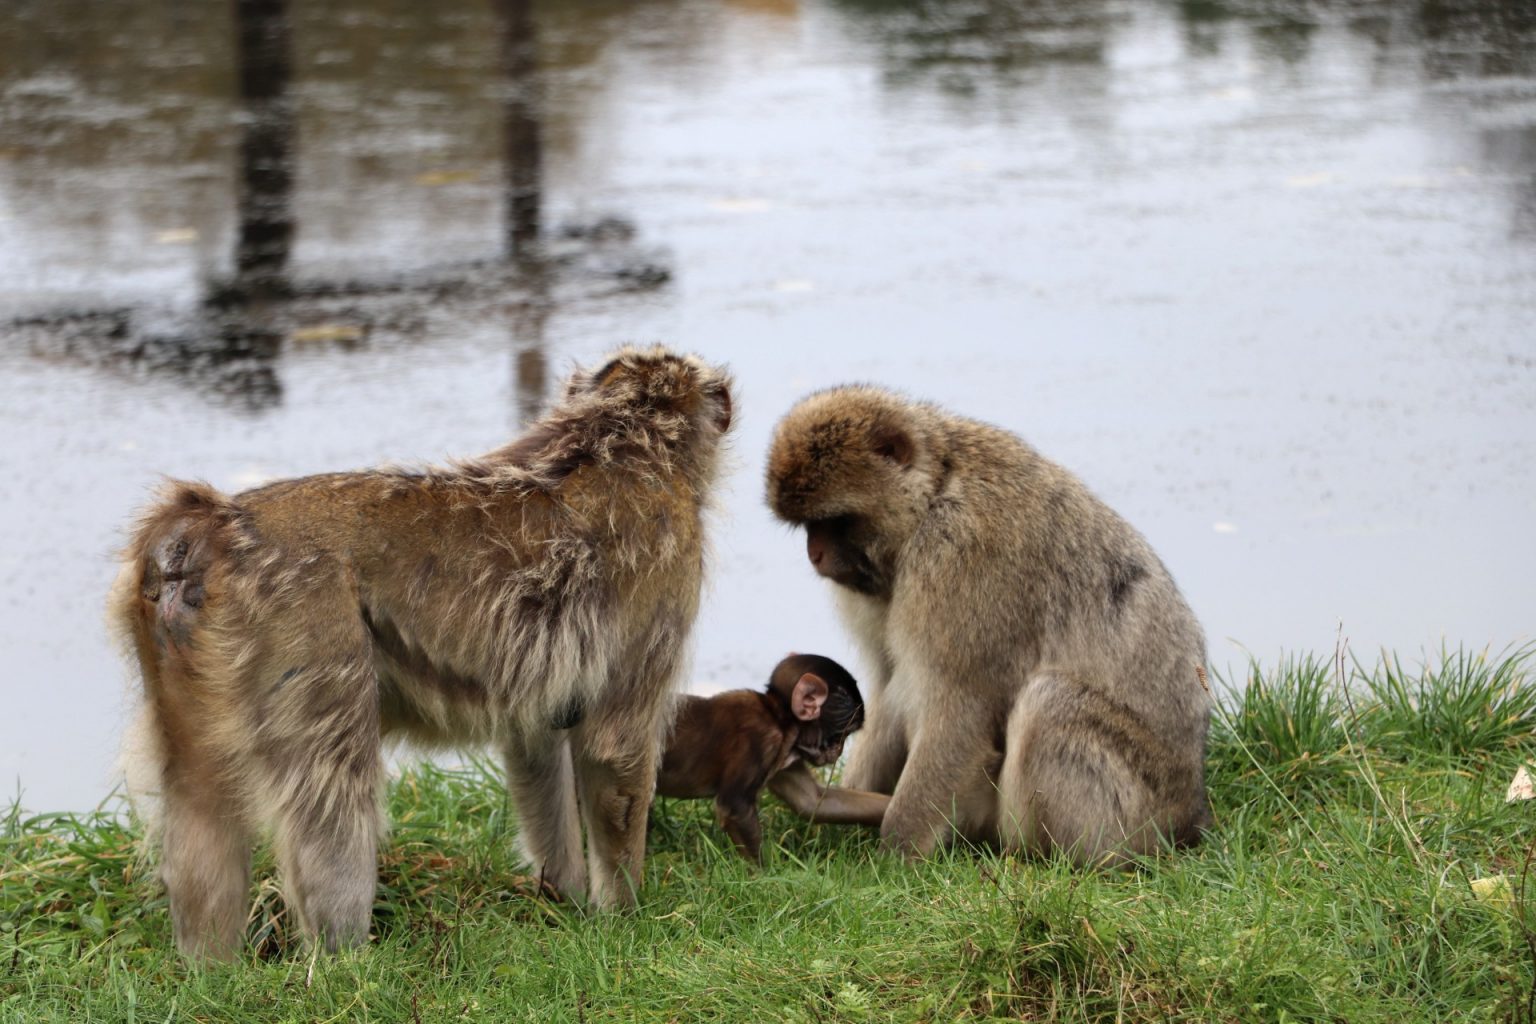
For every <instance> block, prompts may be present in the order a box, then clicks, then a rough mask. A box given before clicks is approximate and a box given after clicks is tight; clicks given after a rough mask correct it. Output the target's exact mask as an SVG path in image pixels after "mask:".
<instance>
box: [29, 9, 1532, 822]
mask: <svg viewBox="0 0 1536 1024" xmlns="http://www.w3.org/2000/svg"><path fill="white" fill-rule="evenodd" d="M242 26H243V28H244V32H243V33H242V31H240V29H241V27H242ZM630 340H637V341H652V340H660V341H665V342H667V343H669V344H673V345H676V346H679V347H682V348H686V349H691V350H694V351H698V352H701V353H703V354H705V355H707V356H709V357H711V358H715V359H720V360H724V361H727V362H729V363H730V364H731V366H732V367H733V369H734V370H735V373H736V374H737V377H738V381H739V387H738V395H737V411H738V428H737V434H736V438H735V443H734V454H733V466H734V471H733V473H732V475H731V477H730V479H729V481H728V486H727V490H726V492H725V496H724V499H725V500H724V502H723V508H722V511H721V514H720V516H719V517H718V520H717V523H716V527H717V528H716V531H715V538H716V540H715V555H714V557H713V574H712V582H711V584H710V588H709V591H708V593H707V596H706V602H705V607H704V612H703V614H702V616H701V619H700V622H699V627H698V631H697V653H696V657H695V663H694V672H693V678H694V679H695V681H696V683H695V685H697V686H699V687H710V686H729V685H756V684H757V683H758V682H759V681H760V679H761V678H762V677H763V675H764V673H765V672H766V671H767V669H768V667H769V666H771V664H772V663H773V662H774V660H776V659H777V658H778V657H779V656H780V655H781V654H782V653H783V652H785V651H787V650H790V649H796V650H812V651H818V652H824V653H827V654H830V655H832V656H834V657H839V658H846V659H850V660H852V658H853V655H852V651H851V649H850V645H849V643H848V641H847V640H846V639H845V637H844V636H843V634H842V633H841V630H840V629H839V627H838V625H837V623H836V621H835V620H834V618H833V617H832V612H831V608H830V602H829V601H828V600H827V597H826V593H825V591H824V589H823V588H822V587H821V586H820V585H819V584H818V582H817V581H816V580H815V579H814V578H813V576H812V574H811V572H810V570H809V568H808V566H807V565H806V564H805V563H804V557H803V546H802V541H801V538H800V537H798V536H797V535H795V534H792V533H790V532H789V531H787V530H785V529H783V528H782V527H780V526H778V525H776V524H775V523H774V522H773V521H772V520H771V519H770V517H769V516H768V514H767V512H766V510H765V509H764V507H763V504H762V498H761V480H760V474H761V466H762V458H763V454H764V451H765V448H766V445H767V438H768V432H769V430H770V429H771V427H772V425H773V423H774V421H775V420H776V419H777V417H778V416H779V415H780V414H781V413H782V412H783V411H784V410H785V409H786V408H787V407H788V406H789V405H790V404H791V403H792V402H793V401H794V400H795V399H796V398H797V397H799V396H801V395H802V394H804V393H805V392H806V391H808V390H810V389H812V388H815V387H818V386H821V385H825V384H830V383H836V382H840V381H847V380H873V381H879V382H882V383H886V384H890V385H892V386H895V387H898V388H902V389H905V390H907V391H909V392H911V393H912V394H915V395H921V396H923V397H927V398H932V399H935V400H938V401H940V402H942V403H945V404H947V405H949V406H951V407H953V408H956V409H958V410H963V411H965V412H967V413H969V414H972V415H975V416H977V417H981V418H984V419H988V420H992V421H994V422H997V423H1001V424H1004V425H1006V426H1008V427H1010V428H1012V429H1015V430H1017V431H1018V432H1020V433H1021V434H1023V435H1024V436H1025V437H1027V438H1029V439H1030V440H1031V441H1032V442H1033V443H1035V444H1036V445H1037V446H1038V447H1039V448H1041V449H1042V450H1043V451H1045V452H1046V453H1048V454H1049V455H1051V456H1052V457H1054V458H1056V459H1058V460H1059V461H1061V462H1064V463H1065V464H1067V465H1069V466H1071V467H1073V468H1074V469H1075V470H1076V471H1077V472H1079V473H1080V474H1081V475H1082V476H1083V477H1084V478H1085V479H1086V480H1087V481H1088V482H1089V483H1090V485H1091V486H1093V487H1094V488H1095V490H1096V491H1097V492H1098V493H1099V494H1101V495H1102V496H1103V497H1104V498H1105V499H1107V500H1108V501H1109V502H1110V503H1111V504H1112V505H1114V506H1115V507H1116V508H1118V509H1119V510H1120V511H1121V512H1122V513H1124V514H1125V515H1126V516H1127V517H1128V518H1129V519H1131V520H1132V521H1133V522H1134V523H1136V524H1137V525H1138V526H1139V527H1140V528H1141V529H1142V530H1143V531H1144V532H1145V533H1146V534H1147V535H1148V537H1149V538H1150V539H1151V541H1152V543H1153V544H1154V545H1155V546H1156V547H1157V549H1158V550H1159V552H1160V553H1161V554H1162V556H1163V558H1164V560H1165V561H1166V562H1167V563H1168V565H1169V566H1170V568H1171V569H1172V570H1173V572H1174V574H1175V576H1176V577H1177V579H1178V580H1179V582H1180V584H1181V586H1182V587H1183V589H1184V590H1185V592H1186V594H1187V595H1188V596H1189V598H1190V601H1191V603H1192V604H1193V606H1194V607H1195V610H1196V612H1197V613H1198V614H1199V615H1200V617H1201V618H1202V620H1203V622H1204V623H1205V625H1206V628H1207V631H1208V633H1209V636H1210V640H1211V654H1212V660H1213V661H1214V662H1215V663H1216V664H1217V665H1218V666H1221V665H1238V664H1241V663H1242V662H1243V661H1244V659H1246V657H1247V656H1248V653H1249V652H1252V653H1253V654H1255V655H1257V656H1259V657H1261V658H1263V659H1266V660H1273V659H1274V657H1275V656H1276V655H1277V654H1278V653H1279V652H1280V651H1282V650H1331V649H1332V646H1333V643H1334V639H1335V633H1336V629H1337V628H1338V625H1339V623H1340V622H1342V624H1343V629H1344V632H1345V633H1346V634H1347V636H1348V637H1349V638H1350V641H1351V644H1352V646H1353V648H1354V649H1355V650H1356V651H1357V652H1359V653H1360V654H1361V655H1362V656H1364V657H1366V658H1367V659H1369V658H1370V657H1372V656H1373V653H1374V652H1375V651H1376V650H1377V649H1379V648H1381V647H1388V648H1391V649H1394V650H1397V651H1400V652H1403V653H1405V654H1407V655H1408V656H1410V657H1415V656H1417V655H1418V654H1419V653H1420V652H1422V651H1425V650H1430V651H1433V650H1437V649H1438V648H1439V647H1440V646H1441V645H1442V644H1451V645H1455V644H1467V645H1471V646H1474V647H1482V646H1484V645H1492V647H1494V648H1495V649H1498V648H1501V647H1503V646H1505V645H1508V644H1512V643H1520V642H1529V641H1531V640H1532V639H1536V582H1533V581H1536V541H1533V539H1532V536H1533V534H1532V529H1531V523H1532V522H1533V520H1536V473H1533V472H1532V466H1536V7H1533V6H1532V5H1531V4H1530V3H1529V2H1528V0H1503V2H1497V0H1495V2H1481V3H1474V2H1464V3H1459V4H1450V3H1446V4H1442V3H1433V4H1403V3H1340V4H1326V5H1323V4H1309V3H1290V2H1284V0H1282V2H1279V3H1275V2H1269V3H1263V4H1260V3H1251V4H1250V3H1226V2H1222V0H1186V2H1184V3H1178V4H1174V3H1164V4H1157V3H1133V2H1114V0H1059V2H1045V0H1036V2H1033V3H1016V4H1014V3H1004V2H1001V0H993V2H984V0H953V2H938V0H933V2H928V3H916V4H896V3H884V2H877V0H841V2H832V0H805V2H796V0H737V2H734V3H719V2H714V0H710V2H705V0H699V2H689V0H676V2H664V0H652V2H643V3H621V2H618V0H610V2H602V3H595V2H594V3H561V4H554V3H549V4H538V5H531V6H530V4H528V3H527V2H526V0H439V2H437V3H435V4H432V5H424V4H416V3H413V2H411V0H351V2H349V3H345V4H318V3H313V2H302V0H287V2H286V4H285V3H284V2H282V0H238V2H234V0H232V2H230V3H225V4H219V3H200V4H187V3H180V2H175V0H132V2H129V0H115V2H94V0H12V2H10V3H8V4H7V5H5V7H4V9H3V10H0V434H3V437H4V439H5V440H4V442H3V447H0V480H3V481H4V482H3V484H0V607H3V610H4V615H3V618H0V649H3V650H4V651H5V653H6V656H7V657H6V661H7V671H6V678H5V681H4V683H3V685H4V688H5V691H4V692H5V694H6V702H5V707H6V711H5V712H4V714H3V717H0V779H3V780H5V784H6V785H7V786H10V785H12V784H13V780H19V785H20V786H21V788H22V789H23V791H24V801H25V803H26V804H27V805H28V806H29V807H34V808H46V809H56V808H66V807H73V808H79V807H88V806H91V805H93V804H94V803H95V802H96V801H97V800H98V799H100V798H101V797H102V796H103V795H104V794H105V793H106V792H107V791H108V789H109V788H110V786H111V785H112V779H113V774H112V769H111V762H112V757H113V754H114V752H115V749H116V742H117V739H116V738H117V734H118V732H119V730H120V728H121V725H122V721H123V717H124V715H125V708H126V706H127V697H126V694H127V682H128V679H127V674H126V671H125V669H124V668H123V665H122V663H121V661H120V660H119V659H118V657H117V655H116V653H115V651H114V649H113V646H112V643H111V641H110V638H109V636H108V635H107V631H106V628H105V625H104V620H103V613H102V602H103V595H104V593H105V591H106V589H107V586H108V585H109V583H110V581H111V578H112V574H113V564H112V555H113V551H114V549H115V548H116V547H117V546H118V545H119V544H120V543H121V541H122V539H123V529H124V527H125V524H126V523H127V522H128V520H129V518H130V515H131V512H132V510H133V509H134V508H135V507H137V506H138V505H140V504H141V503H142V502H143V501H144V500H145V499H146V497H147V495H148V493H149V490H150V488H151V487H152V485H153V483H154V482H155V480H156V479H157V474H161V473H172V474H175V475H177V476H184V477H201V478H204V479H207V480H209V481H211V482H212V483H214V484H216V485H219V486H223V487H230V488H238V487H242V486H246V485H249V484H252V483H256V482H259V481H261V480H264V479H267V478H270V477H273V476H285V475H292V474H299V473H308V472H313V471H318V470H325V469H334V468H341V467H350V466H358V465H364V464H368V463H372V462H377V461H404V462H409V461H432V460H438V459H442V458H445V457H448V456H451V455H456V454H467V453H473V452H476V451H479V450H484V449H487V448H490V447H492V446H494V445H496V444H498V443H500V442H501V441H502V440H504V439H505V438H506V437H507V436H508V435H509V434H510V433H511V432H512V431H514V430H515V429H516V428H517V425H518V424H519V423H520V422H521V420H522V419H523V417H525V416H526V415H528V414H529V413H530V412H531V411H532V410H534V409H536V408H537V407H538V404H539V403H540V402H541V401H542V399H543V396H544V395H545V394H546V393H547V390H548V388H549V387H551V386H552V382H553V381H555V380H557V379H558V378H559V377H560V376H561V375H562V374H563V373H564V372H565V370H566V369H567V368H568V367H569V366H570V365H571V364H572V363H573V362H577V361H585V360H590V359H592V358H594V357H596V356H598V355H599V354H600V353H602V352H603V351H604V350H605V349H608V348H611V347H612V346H614V345H616V344H618V343H621V342H624V341H630Z"/></svg>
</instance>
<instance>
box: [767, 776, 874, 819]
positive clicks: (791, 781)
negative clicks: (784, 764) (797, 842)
mask: <svg viewBox="0 0 1536 1024" xmlns="http://www.w3.org/2000/svg"><path fill="white" fill-rule="evenodd" d="M768 788H769V789H770V790H772V791H773V794H774V796H777V797H778V798H779V799H780V800H783V801H784V802H785V803H786V804H788V805H789V809H790V810H792V811H794V812H795V813H796V814H798V815H800V817H802V818H804V819H805V820H806V821H809V822H811V823H812V824H816V825H878V824H880V822H881V821H883V820H884V819H885V808H886V805H887V804H889V803H890V802H891V798H890V797H888V796H885V795H884V794H882V793H867V792H865V791H864V790H860V789H843V788H841V787H839V786H823V785H822V784H821V783H820V782H819V781H817V779H816V776H815V775H814V774H812V773H811V770H810V768H808V767H807V766H806V764H805V762H803V761H801V762H796V763H795V764H792V765H790V766H789V767H788V768H785V769H784V770H783V771H781V772H779V773H777V774H775V775H774V776H773V777H772V778H771V779H769V780H768Z"/></svg>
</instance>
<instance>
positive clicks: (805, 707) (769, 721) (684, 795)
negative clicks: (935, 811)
mask: <svg viewBox="0 0 1536 1024" xmlns="http://www.w3.org/2000/svg"><path fill="white" fill-rule="evenodd" d="M863 724H864V699H863V698H862V697H860V696H859V688H858V684H857V683H855V682H854V680H853V676H851V675H849V674H848V671H847V670H846V669H844V668H843V667H842V666H841V665H839V664H838V663H837V662H835V661H833V660H832V659H831V658H823V657H820V656H819V655H815V654H792V655H790V656H789V657H787V658H785V659H784V660H783V661H780V662H779V663H778V665H776V666H774V669H773V675H771V676H770V677H769V679H768V686H767V688H765V689H763V690H731V691H729V692H726V693H720V694H716V695H715V696H713V697H695V696H685V697H683V698H682V699H681V700H680V702H679V704H678V710H677V715H676V718H675V720H674V724H673V727H672V737H671V740H670V741H669V742H668V743H667V749H666V753H665V754H664V755H663V757H662V762H661V773H660V776H659V777H658V778H657V780H656V794H657V795H658V796H670V797H677V798H680V799H700V798H703V797H714V798H715V817H716V818H717V819H718V820H719V822H720V825H721V827H722V828H724V829H725V832H726V835H728V836H730V837H731V842H733V843H735V844H736V849H737V851H738V852H740V853H741V855H742V856H743V857H745V858H747V859H748V860H750V861H753V862H759V861H761V859H762V838H763V830H762V826H761V825H760V824H759V822H758V817H757V797H758V793H759V792H761V790H762V788H763V786H764V785H765V784H766V785H767V787H768V788H769V789H770V790H772V791H773V792H774V794H775V795H776V796H778V797H779V799H781V800H783V801H784V802H785V803H786V804H788V805H789V806H790V809H791V810H793V811H794V812H795V813H796V814H798V815H800V816H801V817H802V818H805V819H806V820H807V821H810V822H814V823H817V824H847V825H878V824H880V822H881V820H882V819H883V818H884V817H885V806H886V804H887V803H889V802H890V797H888V796H884V795H882V794H879V793H866V792H862V791H860V790H856V789H842V788H840V787H837V786H822V785H821V783H820V782H818V781H817V779H816V776H815V775H814V774H812V773H811V770H810V768H809V767H808V766H809V765H817V766H823V765H829V764H832V763H834V762H835V761H837V759H838V757H839V756H841V754H842V752H843V741H844V740H846V739H847V738H848V736H849V734H850V733H853V732H854V731H856V730H857V729H858V728H859V727H860V726H862V725H863Z"/></svg>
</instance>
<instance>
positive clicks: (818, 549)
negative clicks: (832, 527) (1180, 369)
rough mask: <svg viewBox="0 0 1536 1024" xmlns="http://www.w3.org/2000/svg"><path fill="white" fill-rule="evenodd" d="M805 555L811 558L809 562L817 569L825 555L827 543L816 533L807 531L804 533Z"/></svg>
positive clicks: (819, 567)
mask: <svg viewBox="0 0 1536 1024" xmlns="http://www.w3.org/2000/svg"><path fill="white" fill-rule="evenodd" d="M805 557H807V558H809V559H810V560H811V564H812V565H813V566H815V567H816V568H817V569H818V570H820V569H821V563H822V561H823V560H824V559H825V558H826V557H827V545H826V543H825V542H824V541H823V540H822V539H821V538H820V537H818V536H816V534H814V533H810V532H807V533H806V535H805Z"/></svg>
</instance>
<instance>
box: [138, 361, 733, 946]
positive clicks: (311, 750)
mask: <svg viewBox="0 0 1536 1024" xmlns="http://www.w3.org/2000/svg"><path fill="white" fill-rule="evenodd" d="M728 387H729V382H728V379H727V378H726V376H725V375H724V374H723V373H722V372H721V371H720V370H718V369H716V368H714V367H711V366H708V365H705V364H704V363H702V362H700V361H698V360H697V359H693V358H689V357H680V356H676V355H673V354H670V353H668V352H665V351H663V350H660V349H654V350H635V349H626V350H624V351H622V352H620V353H619V354H618V355H617V356H615V358H614V359H613V360H611V361H610V362H608V363H607V364H606V365H604V366H603V367H602V368H601V369H599V370H597V371H596V372H593V373H585V372H578V373H577V374H575V376H574V377H573V378H572V379H571V381H570V383H569V384H568V386H567V389H566V392H565V394H564V397H563V398H562V399H561V400H560V401H559V402H558V403H557V404H556V406H555V407H554V408H553V409H552V410H551V411H550V412H549V413H548V414H547V415H546V416H545V417H544V418H543V419H542V420H540V421H539V422H538V423H536V424H535V425H534V426H533V427H532V428H531V429H530V430H529V431H528V432H527V434H526V435H525V436H523V437H522V438H521V439H519V440H517V441H514V442H513V443H511V444H509V445H507V446H505V447H503V448H501V449H498V450H496V451H494V452H491V453H490V454H488V455H485V456H483V457H481V458H478V459H473V460H470V461H466V462H462V463H459V464H457V465H454V466H451V467H449V468H445V469H431V470H426V471H423V472H406V471H398V470H391V469H381V470H371V471H364V472H355V473H332V474H326V475H321V476H312V477H304V478H301V479H294V480H285V481H281V482H278V483H273V484H269V485H267V486H265V487H259V488H256V489H254V490H250V491H246V492H244V493H241V494H237V495H234V496H233V497H230V496H226V495H223V494H220V493H218V492H217V491H215V490H213V489H212V488H210V487H208V486H206V485H202V484H193V483H171V484H170V485H168V486H167V488H166V490H165V493H164V495H163V496H162V498H161V499H160V501H159V502H158V503H157V504H155V505H154V506H152V507H151V508H150V509H149V510H148V512H147V513H146V514H145V515H144V517H143V519H142V520H141V521H140V523H139V526H138V529H137V530H136V531H135V533H134V535H133V539H132V541H131V542H130V544H129V545H128V549H127V552H126V557H125V564H124V568H123V572H122V574H121V577H120V579H119V582H118V585H117V587H116V588H115V590H114V593H113V595H112V598H111V608H110V614H111V616H112V617H113V619H114V620H115V621H116V623H117V624H118V626H119V627H120V628H121V630H122V631H123V633H124V634H125V635H126V636H127V637H128V638H129V640H130V642H131V646H132V648H133V650H134V651H135V652H136V654H137V660H138V665H139V668H140V671H141V673H142V676H143V683H144V697H145V717H146V722H145V728H144V729H143V732H144V733H145V734H146V735H147V737H148V739H149V745H150V747H151V749H152V752H153V759H154V765H153V767H154V769H156V770H157V773H158V776H159V780H158V781H159V789H160V796H161V798H162V801H163V821H161V823H160V825H159V828H158V835H159V839H160V845H161V869H162V874H163V877H164V879H165V883H166V886H167V888H168V889H169V893H170V902H171V914H172V917H173V920H174V924H175V932H176V939H177V943H178V945H179V946H180V947H181V948H182V949H183V950H184V951H186V952H187V953H188V954H190V955H193V956H214V957H226V956H229V955H232V954H233V953H234V952H235V951H236V950H237V949H238V947H239V944H240V942H241V937H242V932H243V925H244V921H245V915H246V908H247V902H248V885H249V879H248V871H249V849H250V844H251V840H252V837H253V835H254V834H255V833H256V832H257V831H258V830H261V829H262V828H265V827H269V828H271V830H272V831H273V834H274V839H275V844H276V850H277V856H278V861H279V866H280V869H281V872H282V875H283V880H284V888H285V892H286V895H287V896H288V898H289V900H290V903H291V904H292V905H293V906H294V907H295V908H296V910H297V912H298V915H299V919H300V921H301V924H302V925H303V927H304V929H305V930H306V932H308V933H309V934H311V935H315V936H318V937H319V939H320V940H321V941H322V942H323V943H324V944H325V945H326V946H327V947H328V948H334V947H337V946H340V945H345V944H350V943H355V942H359V941H362V940H364V939H365V938H366V936H367V933H368V921H369V915H370V911H371V907H372V903H373V894H374V888H375V880H376V863H375V848H376V844H377V840H378V837H379V834H380V831H381V816H380V812H379V807H380V790H381V782H382V778H383V771H382V765H381V760H380V742H381V738H382V737H383V736H385V735H387V734H390V733H396V732H398V733H401V734H404V735H407V736H409V737H412V738H415V739H418V740H421V741H425V742H427V743H454V744H465V743H475V744H478V743H493V744H497V745H499V746H500V747H501V749H502V750H503V752H504V754H505V759H506V769H507V783H508V788H509V790H510V792H511V795H512V798H513V801H514V803H515V804H516V806H517V809H518V812H519V817H520V819H521V822H522V830H521V831H522V841H523V845H524V848H525V851H526V853H527V855H528V857H529V859H530V860H531V861H532V862H533V864H534V866H535V867H536V868H537V870H539V871H540V872H542V874H543V876H544V877H545V879H546V880H548V881H549V882H551V883H552V884H554V885H555V886H556V887H558V888H559V889H561V890H563V891H564V892H567V893H571V894H581V893H582V892H583V891H584V890H585V889H586V887H587V886H588V884H589V883H590V886H591V890H592V898H593V901H594V902H595V903H596V904H597V905H599V906H613V905H623V904H626V903H628V902H630V901H631V900H632V899H633V889H632V887H633V886H634V885H636V884H638V882H639V877H640V867H641V861H642V859H643V854H644V849H645V821H646V808H647V806H648V805H649V803H650V798H651V792H652V788H653V785H654V780H655V773H656V761H657V758H658V756H659V745H660V742H661V736H662V732H663V730H664V728H665V724H666V715H667V711H668V700H669V697H670V695H671V693H672V691H673V689H674V686H675V682H676V679H677V677H678V672H679V669H680V667H681V665H680V662H681V660H682V658H683V655H684V646H685V642H686V640H687V638H688V634H689V631H690V629H691V627H692V624H693V621H694V617H695V613H696V611H697V608H698V601H699V591H700V585H701V581H702V574H703V557H704V555H703V552H704V546H705V540H704V512H705V508H706V505H707V501H708V496H709V492H710V490H711V487H712V485H713V482H714V478H715V474H716V463H717V461H718V453H719V450H720V448H721V438H722V436H723V434H724V432H725V431H726V430H727V429H728V427H729V424H730V394H729V390H728ZM578 789H579V791H580V797H581V799H580V802H579V813H578V800H577V795H578ZM583 821H584V823H585V826H586V834H587V854H588V856H589V858H590V874H589V866H588V864H587V863H586V862H585V861H584V859H583V850H582V828H581V826H582V823H583Z"/></svg>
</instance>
